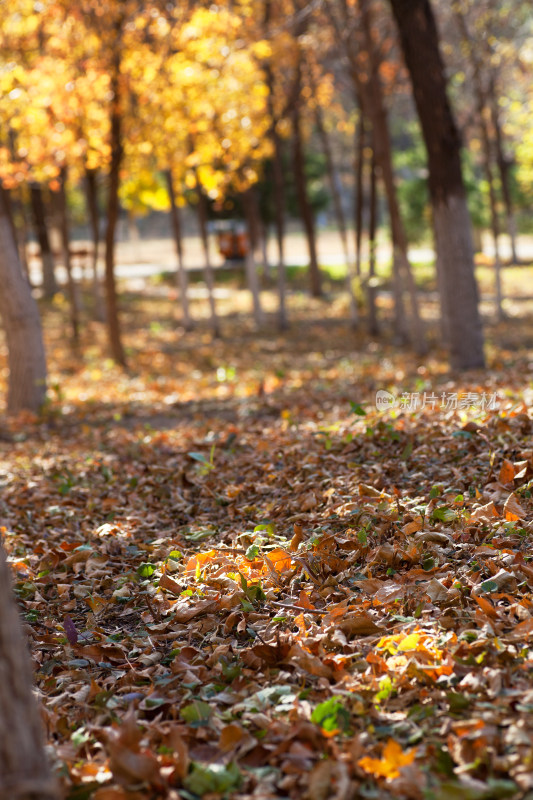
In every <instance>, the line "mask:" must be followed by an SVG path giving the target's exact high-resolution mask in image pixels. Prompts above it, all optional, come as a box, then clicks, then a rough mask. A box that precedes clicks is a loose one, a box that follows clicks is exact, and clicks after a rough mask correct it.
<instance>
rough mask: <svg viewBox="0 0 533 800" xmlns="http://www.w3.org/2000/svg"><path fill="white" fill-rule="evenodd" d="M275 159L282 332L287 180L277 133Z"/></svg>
mask: <svg viewBox="0 0 533 800" xmlns="http://www.w3.org/2000/svg"><path fill="white" fill-rule="evenodd" d="M272 140H273V143H274V158H273V164H272V169H273V173H274V205H275V211H274V214H275V223H276V240H277V243H278V302H279V307H278V326H279V329H280V331H285V330H287V328H288V327H289V319H288V315H287V275H286V267H285V179H284V177H283V160H282V157H281V140H280V137H279V135H278V134H277V132H275V131H274V133H273V134H272Z"/></svg>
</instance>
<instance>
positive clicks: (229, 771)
mask: <svg viewBox="0 0 533 800" xmlns="http://www.w3.org/2000/svg"><path fill="white" fill-rule="evenodd" d="M241 783H242V775H241V773H240V770H239V768H238V767H237V765H236V764H234V763H233V762H232V763H230V764H228V765H227V766H224V765H223V764H199V763H197V762H195V761H193V762H192V764H191V768H190V772H189V774H188V775H187V776H186V778H185V779H184V781H183V785H184V787H185V788H186V789H188V790H189V792H193V794H196V795H198V796H199V797H203V796H204V795H205V794H223V793H225V792H231V791H233V790H234V789H238V788H239V786H240V785H241Z"/></svg>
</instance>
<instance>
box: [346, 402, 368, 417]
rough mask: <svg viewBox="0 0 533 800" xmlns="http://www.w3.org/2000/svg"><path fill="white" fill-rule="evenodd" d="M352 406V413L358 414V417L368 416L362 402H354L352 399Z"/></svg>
mask: <svg viewBox="0 0 533 800" xmlns="http://www.w3.org/2000/svg"><path fill="white" fill-rule="evenodd" d="M350 408H351V409H352V414H356V415H357V416H358V417H366V411H365V409H364V408H363V406H362V405H361V404H360V403H354V402H353V401H352V400H350Z"/></svg>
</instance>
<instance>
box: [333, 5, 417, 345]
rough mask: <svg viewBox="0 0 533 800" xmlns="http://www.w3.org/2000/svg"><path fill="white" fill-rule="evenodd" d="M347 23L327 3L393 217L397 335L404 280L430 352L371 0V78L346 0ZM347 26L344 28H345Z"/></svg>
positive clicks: (366, 38) (364, 8)
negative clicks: (363, 64)
mask: <svg viewBox="0 0 533 800" xmlns="http://www.w3.org/2000/svg"><path fill="white" fill-rule="evenodd" d="M341 5H342V11H343V15H344V18H343V22H342V24H341V23H340V22H339V19H338V18H337V17H336V16H335V15H334V14H333V13H332V11H331V9H330V7H329V4H328V5H326V9H327V10H328V13H329V17H330V19H331V22H332V24H333V25H334V27H335V30H336V33H337V35H338V37H339V40H340V41H343V42H344V43H345V46H346V54H347V56H348V58H349V60H350V66H351V75H352V79H353V82H354V87H355V91H356V94H357V98H358V101H359V106H360V108H361V110H362V112H363V114H364V115H365V117H366V119H367V120H368V121H369V122H370V123H371V126H372V147H373V150H374V155H375V159H376V165H377V167H378V168H379V169H380V171H381V177H382V180H383V185H384V188H385V196H386V198H387V205H388V209H389V219H390V227H391V236H392V247H393V270H395V272H394V274H393V291H394V295H395V313H394V317H395V334H396V339H397V340H399V341H402V340H404V339H405V338H406V335H407V321H406V314H405V309H404V305H403V283H404V281H405V282H406V288H407V290H408V292H409V300H410V305H411V332H412V333H411V337H410V338H411V339H412V343H413V346H414V347H415V349H416V351H417V353H418V354H419V355H423V354H425V353H426V352H427V343H426V339H425V335H424V329H423V325H422V320H421V317H420V312H419V309H418V299H417V292H416V284H415V281H414V279H413V276H412V272H411V265H410V263H409V259H408V257H407V237H406V235H405V230H404V227H403V223H402V219H401V215H400V207H399V203H398V197H397V192H396V183H395V178H394V170H393V166H392V146H391V141H390V133H389V126H388V120H387V112H386V109H385V101H384V95H383V88H382V85H381V80H380V77H379V62H378V57H377V53H376V50H375V45H374V39H373V36H372V21H371V18H370V9H369V5H368V0H360V2H359V8H360V13H361V21H362V27H361V29H362V35H363V46H364V49H365V51H366V52H367V53H368V57H369V62H370V64H369V73H368V79H367V80H366V81H364V80H363V79H362V77H361V71H360V64H359V63H358V60H357V52H356V47H355V46H356V42H355V40H354V37H353V36H350V37H347V36H346V30H347V29H348V28H349V27H350V25H349V22H350V20H349V16H348V4H347V3H343V4H341ZM343 26H344V27H343Z"/></svg>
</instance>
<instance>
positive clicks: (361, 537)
mask: <svg viewBox="0 0 533 800" xmlns="http://www.w3.org/2000/svg"><path fill="white" fill-rule="evenodd" d="M357 539H358V541H359V543H360V544H362V545H363V547H364V546H365V545H366V544H367V542H368V536H367V533H366V531H365V530H364V529H363V530H360V531H358V532H357Z"/></svg>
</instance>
